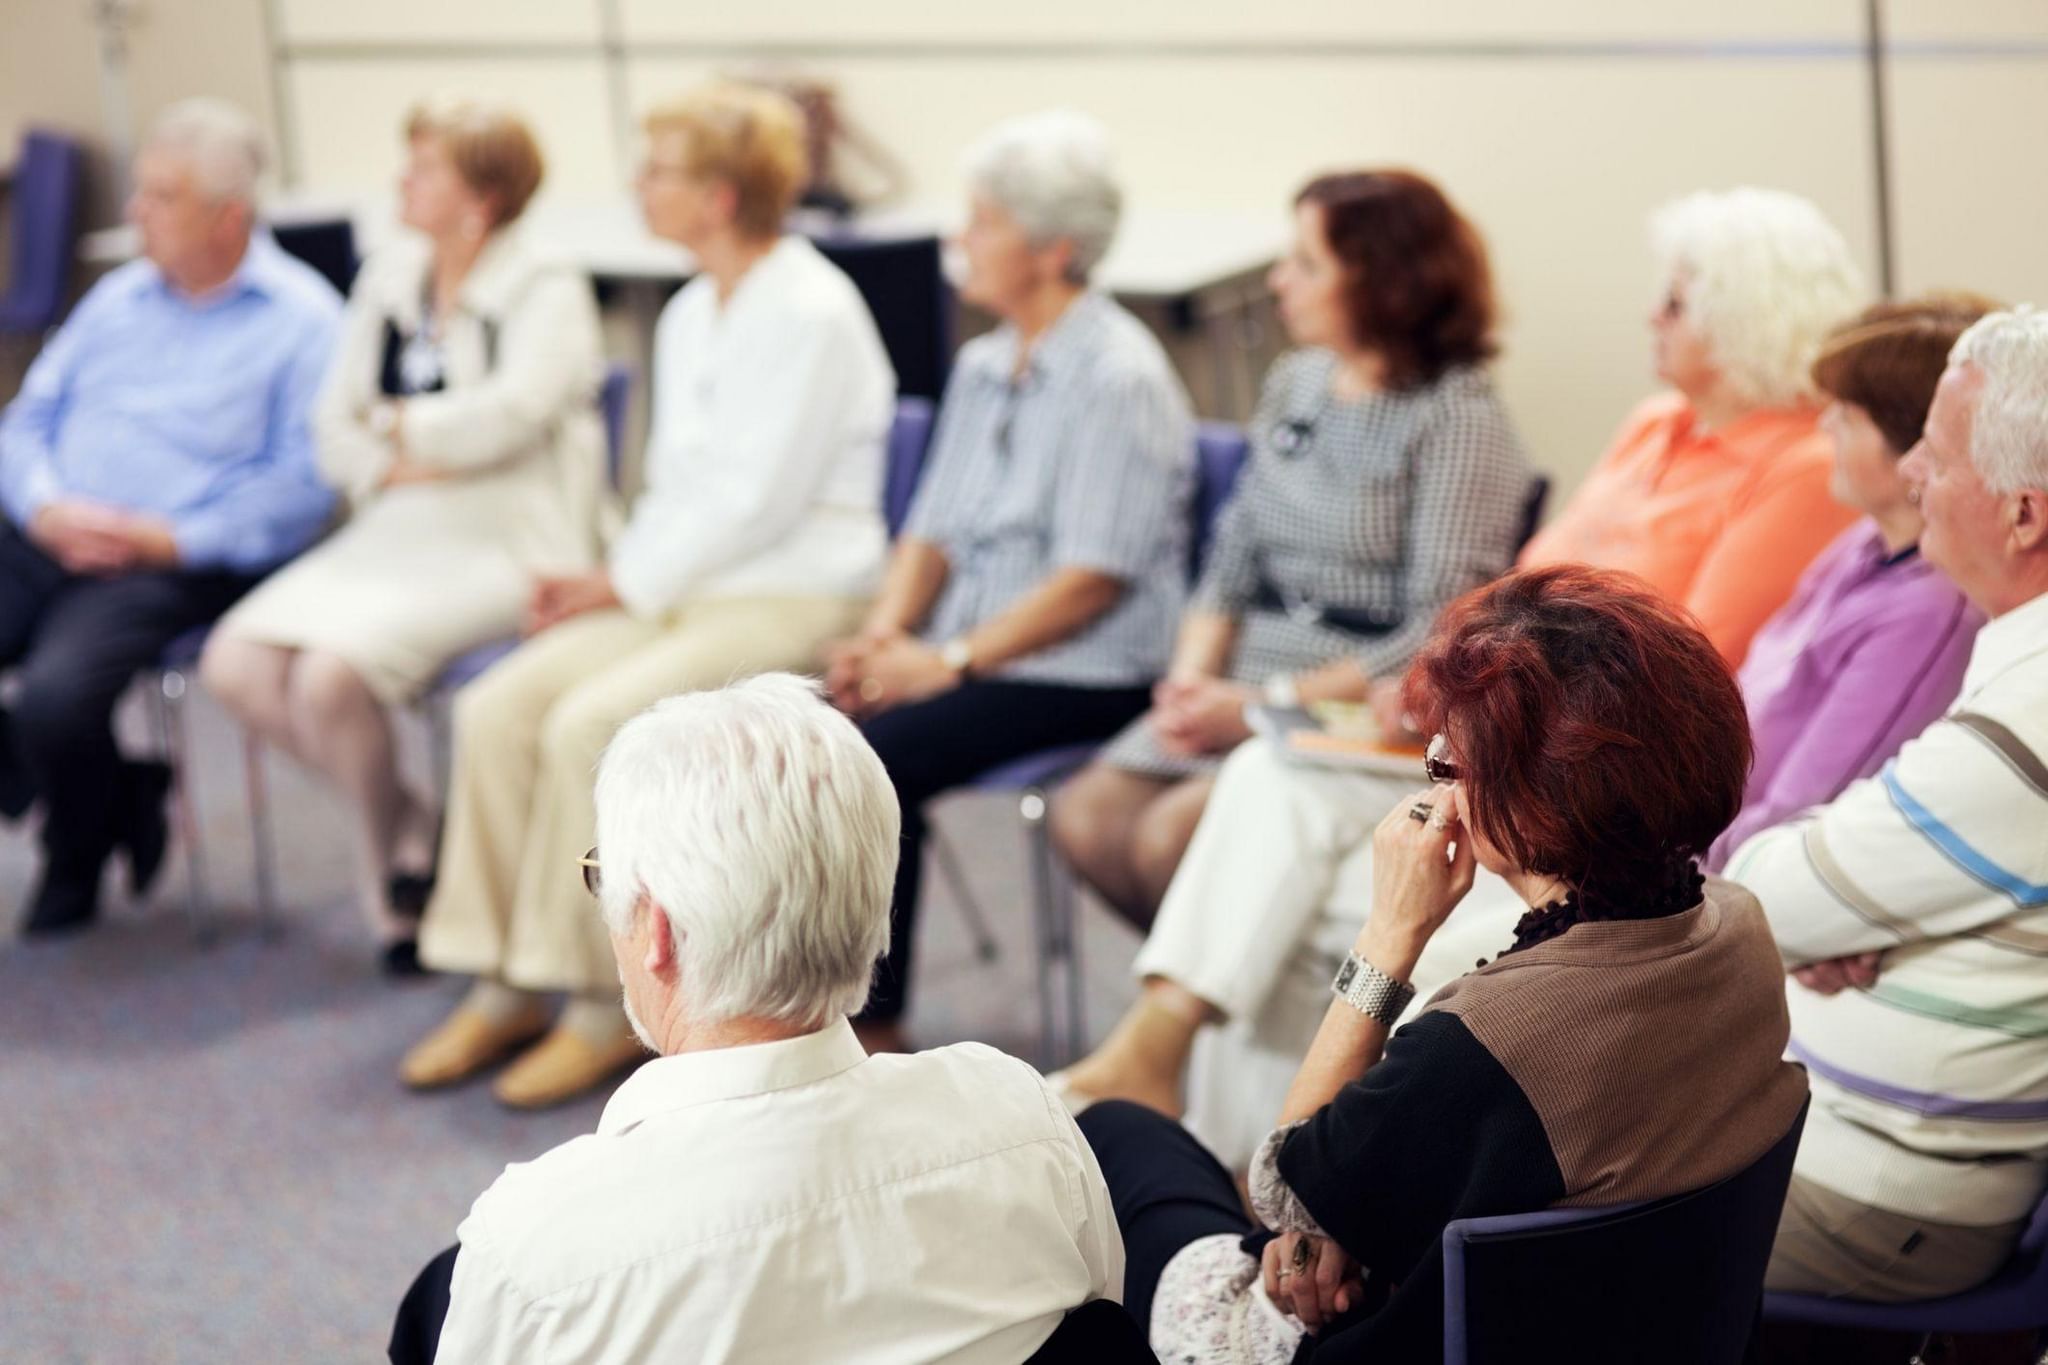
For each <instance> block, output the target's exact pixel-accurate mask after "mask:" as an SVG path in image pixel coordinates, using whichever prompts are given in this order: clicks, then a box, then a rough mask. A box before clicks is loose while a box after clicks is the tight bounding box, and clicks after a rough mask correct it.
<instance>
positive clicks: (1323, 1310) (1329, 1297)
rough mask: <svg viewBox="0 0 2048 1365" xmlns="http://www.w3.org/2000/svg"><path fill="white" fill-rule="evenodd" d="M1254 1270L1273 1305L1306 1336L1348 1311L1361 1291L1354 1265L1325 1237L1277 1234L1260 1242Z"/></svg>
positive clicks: (1354, 1262)
mask: <svg viewBox="0 0 2048 1365" xmlns="http://www.w3.org/2000/svg"><path fill="white" fill-rule="evenodd" d="M1302 1243H1307V1246H1308V1250H1307V1251H1306V1252H1302V1251H1300V1250H1299V1249H1298V1248H1299V1247H1300V1246H1301V1244H1302ZM1297 1266H1299V1269H1297V1268H1296V1267H1297ZM1260 1271H1261V1273H1262V1274H1263V1276H1264V1277H1265V1284H1266V1297H1267V1298H1268V1299H1270V1300H1272V1302H1273V1306H1274V1307H1276V1308H1278V1309H1279V1310H1280V1311H1281V1312H1283V1313H1292V1314H1293V1315H1294V1316H1295V1317H1296V1318H1298V1319H1300V1321H1301V1325H1302V1326H1304V1327H1306V1328H1308V1330H1309V1331H1311V1332H1314V1331H1318V1330H1320V1329H1321V1328H1322V1326H1323V1325H1324V1324H1325V1323H1327V1322H1329V1321H1330V1320H1331V1319H1333V1318H1337V1317H1341V1316H1342V1315H1343V1314H1345V1313H1348V1312H1350V1311H1351V1308H1352V1306H1353V1305H1354V1304H1356V1303H1357V1302H1358V1297H1359V1295H1360V1294H1361V1293H1363V1292H1364V1288H1365V1284H1364V1281H1363V1280H1362V1279H1361V1278H1360V1276H1359V1274H1358V1263H1357V1262H1356V1261H1354V1260H1352V1259H1351V1258H1350V1257H1349V1256H1347V1255H1345V1254H1344V1248H1342V1247H1340V1246H1338V1245H1337V1244H1336V1243H1335V1242H1333V1241H1330V1240H1329V1239H1328V1238H1325V1237H1310V1236H1308V1235H1306V1234H1304V1233H1299V1232H1287V1233H1282V1234H1281V1235H1280V1236H1278V1237H1275V1238H1274V1239H1273V1240H1272V1241H1270V1242H1268V1243H1266V1250H1265V1254H1264V1255H1263V1256H1262V1257H1261V1258H1260Z"/></svg>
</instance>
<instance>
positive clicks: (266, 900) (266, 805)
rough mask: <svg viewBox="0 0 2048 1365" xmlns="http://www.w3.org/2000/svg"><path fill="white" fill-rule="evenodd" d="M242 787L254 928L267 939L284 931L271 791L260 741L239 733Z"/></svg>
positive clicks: (249, 734) (253, 736) (247, 733)
mask: <svg viewBox="0 0 2048 1365" xmlns="http://www.w3.org/2000/svg"><path fill="white" fill-rule="evenodd" d="M242 788H243V790H244V791H245V792H246V793H247V794H248V801H249V849H250V861H251V863H252V864H253V865H254V867H255V872H256V925H257V930H258V932H259V933H260V934H261V935H262V936H263V937H264V938H266V939H275V938H276V937H278V935H279V934H280V933H281V932H282V931H283V924H282V922H281V921H280V920H279V919H278V914H277V845H276V844H275V843H274V842H273V841H272V838H271V830H270V790H269V779H268V774H267V773H265V772H264V769H263V741H261V740H259V739H257V738H256V735H255V733H254V732H253V731H247V730H245V731H243V732H242Z"/></svg>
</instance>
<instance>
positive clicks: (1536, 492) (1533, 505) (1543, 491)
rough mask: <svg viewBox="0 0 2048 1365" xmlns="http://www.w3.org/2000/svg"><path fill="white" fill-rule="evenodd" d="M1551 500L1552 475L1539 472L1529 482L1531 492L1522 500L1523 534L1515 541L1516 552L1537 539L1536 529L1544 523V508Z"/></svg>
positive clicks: (1519, 551)
mask: <svg viewBox="0 0 2048 1365" xmlns="http://www.w3.org/2000/svg"><path fill="white" fill-rule="evenodd" d="M1549 501H1550V476H1549V475H1548V474H1538V475H1537V476H1536V477H1535V478H1534V479H1533V480H1531V481H1530V484H1529V494H1528V496H1527V497H1525V498H1524V499H1523V500H1522V534H1521V538H1520V539H1518V540H1516V541H1515V553H1516V554H1520V553H1521V552H1522V547H1523V546H1524V545H1527V544H1528V543H1529V542H1530V541H1532V540H1534V539H1536V530H1537V528H1538V527H1540V526H1542V525H1543V508H1544V506H1545V504H1547V503H1548V502H1549Z"/></svg>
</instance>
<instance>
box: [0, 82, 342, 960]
mask: <svg viewBox="0 0 2048 1365" xmlns="http://www.w3.org/2000/svg"><path fill="white" fill-rule="evenodd" d="M262 156H263V153H262V142H261V139H260V137H259V136H258V134H257V133H256V130H255V128H254V126H253V125H252V124H251V123H250V122H249V120H248V119H247V117H246V116H244V115H243V114H241V113H240V112H239V111H237V110H235V109H234V108H232V107H231V106H227V105H224V104H221V103H219V102H217V101H212V100H190V101H186V102H184V103H181V104H178V105H174V106H173V107H171V108H170V109H169V110H167V111H165V113H164V115H163V116H162V118H161V119H160V120H159V121H158V122H157V124H156V125H155V127H154V128H153V129H152V131H151V134H150V136H149V138H148V141H147V143H146V145H145V146H144V148H143V150H142V152H141V154H140V155H139V157H138V158H137V160H136V166H135V192H134V196H133V198H132V199H131V200H130V201H129V205H128V213H129V217H130V218H131V219H132V220H133V221H134V223H135V225H136V227H137V228H138V229H139V230H140V232H141V236H142V255H143V259H140V260H136V261H134V262H131V263H130V264H128V265H125V266H123V267H121V268H120V269H118V270H116V271H114V272H113V273H112V274H110V275H108V276H107V277H106V278H105V279H104V280H102V281H101V282H100V283H99V284H98V285H97V286H95V287H94V288H93V289H92V291H91V292H90V293H88V294H87V295H86V296H85V298H84V299H83V300H82V301H80V303H79V305H78V307H77V309H76V310H75V311H74V312H73V313H72V315H71V318H70V320H69V321H67V322H66V323H65V325H64V327H63V328H62V330H60V331H59V332H58V333H57V334H56V336H55V337H53V338H52V339H51V341H50V342H49V344H48V345H47V346H46V347H45V348H44V350H43V353H42V354H41V356H39V357H38V358H37V360H36V363H35V365H34V366H33V367H32V368H31V369H30V370H29V373H28V377H27V379H26V381H25V382H24V383H23V385H22V389H21V393H20V395H19V396H18V397H17V398H16V399H15V401H14V403H13V404H12V405H11V406H10V407H9V408H8V409H7V412H6V415H5V417H4V418H0V507H4V509H5V511H6V518H5V521H4V523H0V668H14V669H15V670H16V674H17V681H18V686H17V688H16V691H15V698H14V702H13V706H12V714H11V715H9V714H5V713H0V813H4V814H5V815H7V816H8V817H10V818H13V817H19V816H21V815H22V814H24V813H25V812H26V811H27V809H28V807H29V806H30V805H31V804H32V803H33V802H34V801H36V800H38V799H40V800H41V802H42V803H43V808H44V821H43V830H42V840H43V852H44V868H43V874H42V879H41V882H40V884H39V885H38V887H37V888H36V892H35V894H34V896H33V898H32V900H31V903H30V907H29V915H28V920H27V924H26V931H27V932H30V933H55V932H61V931H64V930H68V929H75V928H81V927H83V926H85V925H87V924H89V923H90V922H91V921H92V920H93V918H94V916H95V915H96V914H97V911H98V903H99V884H100V874H101V870H102V868H103V867H104V865H105V864H106V862H107V860H108V859H109V857H111V856H112V855H113V854H114V853H115V852H116V851H117V850H118V851H120V852H121V853H123V854H124V855H125V857H126V859H127V861H128V864H129V873H130V882H131V885H132V886H133V887H134V889H135V890H136V892H137V893H138V894H139V893H140V892H141V891H143V890H145V889H146V888H147V886H148V883H149V881H150V880H151V878H152V877H153V876H154V874H155V872H156V870H157V868H158V867H159V866H160V864H161V863H162V860H163V853H164V843H165V828H164V815H163V798H164V795H165V792H166V790H167V788H168V786H169V783H170V772H169V770H168V769H166V768H165V767H163V766H162V765H161V764H153V763H139V762H135V761H131V760H126V759H124V758H123V757H122V756H121V754H120V752H119V750H118V749H117V748H116V746H115V743H114V737H113V731H112V725H111V717H112V712H113V708H114V703H115V701H116V700H117V699H118V697H119V696H120V694H121V691H122V689H123V688H124V687H125V686H126V685H127V683H128V680H129V679H130V678H131V677H133V675H134V674H135V672H136V670H138V669H140V668H143V667H145V666H147V665H148V664H149V663H150V662H152V661H153V660H154V659H156V658H157V657H158V655H159V654H160V653H161V652H162V650H163V648H164V646H165V645H166V644H168V643H169V642H170V641H171V640H172V639H174V638H175V637H176V636H178V635H179V634H181V633H183V632H184V631H186V630H189V629H191V628H192V627H194V626H197V625H201V624H204V623H205V622H208V621H211V620H212V619H213V618H214V617H215V616H217V615H219V614H220V612H221V611H223V610H224V609H225V608H226V607H227V606H228V605H229V604H230V603H232V602H233V601H234V600H235V598H236V597H238V596H239V595H240V594H241V593H242V592H243V591H244V590H245V589H247V588H248V586H249V585H250V584H251V583H253V582H254V581H255V580H256V579H257V577H259V576H260V575H261V574H262V573H263V572H264V571H265V570H267V569H269V568H271V567H273V566H274V565H276V564H278V563H279V562H281V561H283V560H285V559H288V558H290V557H291V556H292V555H293V554H295V553H297V552H298V551H299V550H300V549H302V548H304V547H305V546H306V545H307V544H308V543H309V542H311V541H312V540H313V539H314V538H315V537H316V536H317V535H318V534H319V533H320V531H321V528H322V527H323V526H324V525H325V524H326V522H327V519H328V516H329V514H330V512H331V511H332V507H333V498H332V495H331V494H330V493H329V491H328V490H327V489H326V488H325V487H324V486H323V485H322V484H321V483H320V480H319V477H318V475H317V473H316V471H315V467H314V462H313V450H312V438H311V434H310V431H309V429H308V425H307V417H308V413H309V410H310V408H311V406H312V400H313V395H314V391H315V390H316V389H317V388H318V386H319V384H320V381H321V377H322V372H323V371H324V370H325V368H326V364H327V357H328V351H329V348H330V346H331V344H332V340H333V337H334V333H335V328H336V325H337V322H338V320H339V318H340V313H341V300H340V299H339V298H338V297H337V296H336V294H335V292H334V290H333V289H332V288H331V287H330V286H329V285H328V284H327V283H326V281H325V280H323V279H322V278H321V277H320V276H319V275H318V274H316V273H315V272H314V271H313V270H311V269H310V268H308V267H307V266H305V265H303V264H302V263H300V262H298V261H296V260H293V259H292V258H291V257H289V256H287V255H286V254H285V253H284V252H283V251H281V250H280V249H279V248H278V246H277V243H276V242H275V241H274V240H273V239H272V238H271V237H270V235H269V234H268V233H267V232H265V231H263V230H262V229H261V228H260V227H258V226H257V224H256V221H255V213H254V206H253V202H252V198H253V192H254V187H255V181H256V177H257V175H258V174H259V172H260V171H261V169H262Z"/></svg>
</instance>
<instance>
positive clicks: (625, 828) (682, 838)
mask: <svg viewBox="0 0 2048 1365" xmlns="http://www.w3.org/2000/svg"><path fill="white" fill-rule="evenodd" d="M901 836H902V819H901V816H900V815H899V813H898V811H897V806H896V793H895V790H894V788H893V787H892V786H891V785H890V782H889V774H888V773H887V771H886V770H884V768H883V767H882V760H881V759H880V758H879V757H877V756H876V754H875V751H874V750H873V749H871V748H869V747H868V744H867V741H866V740H865V739H863V738H862V737H861V733H860V731H859V730H857V729H855V728H854V725H853V723H852V722H851V721H849V720H847V719H846V718H845V717H844V716H842V715H840V714H839V713H838V712H837V711H834V710H833V709H832V708H831V707H830V706H828V705H826V704H825V701H824V699H823V697H822V695H821V693H820V689H819V687H818V685H817V684H816V683H814V682H811V681H808V680H806V679H803V678H798V677H795V676H793V675H791V674H787V673H771V674H766V675H764V676H761V677H758V678H753V679H750V680H748V681H746V682H739V683H734V684H732V685H731V686H729V687H725V688H722V689H720V690H718V691H712V692H695V693H686V694H684V695H682V696H677V697H670V698H668V699H667V700H666V701H661V702H657V703H655V705H653V706H652V707H650V708H648V709H647V710H645V711H643V712H641V713H640V714H639V715H638V716H635V717H634V718H633V719H632V720H630V721H628V722H626V724H625V725H624V726H622V727H621V728H620V730H619V732H618V734H617V735H616V736H614V737H613V739H612V742H611V744H610V745H608V746H607V747H606V749H605V751H604V757H603V759H602V760H601V761H600V762H599V764H598V769H597V846H598V859H599V861H600V863H601V864H602V869H601V876H602V883H601V892H602V894H601V897H600V905H601V907H602V910H603V913H604V916H605V920H606V922H607V923H608V924H610V925H611V926H612V927H613V928H614V929H615V930H618V931H620V932H624V931H625V929H626V927H627V926H628V925H630V924H631V922H632V917H633V914H634V907H635V906H636V905H637V904H638V903H639V902H640V900H641V898H642V897H643V896H644V897H645V898H646V899H648V900H649V901H651V902H652V903H653V904H654V905H656V906H659V907H660V908H661V910H662V911H664V912H666V913H667V915H668V919H669V924H670V925H671V926H672V927H673V929H674V931H675V938H676V950H677V957H678V961H679V966H680V971H681V980H682V992H683V1003H682V1007H683V1009H684V1011H685V1012H686V1013H687V1014H688V1015H689V1016H690V1017H691V1018H692V1019H693V1020H695V1021H697V1022H699V1023H716V1022H719V1021H721V1020H725V1019H732V1018H738V1017H743V1016H744V1017H755V1018H768V1019H777V1020H781V1021H783V1022H786V1023H790V1024H795V1025H800V1026H808V1027H817V1026H820V1025H822V1024H825V1023H827V1022H829V1021H830V1020H832V1019H833V1018H836V1017H838V1016H840V1015H845V1014H852V1013H854V1012H855V1011H857V1010H858V1009H859V1008H860V1007H861V1005H862V1003H863V1002H864V1001H865V1000H866V999H867V993H868V981H869V976H870V974H871V973H872V971H873V969H874V964H875V960H876V959H877V958H879V957H880V956H881V955H882V953H883V952H884V951H885V950H886V949H887V948H888V946H889V897H890V890H891V887H892V884H893V883H894V881H895V877H896V858H897V846H898V842H899V840H900V839H901Z"/></svg>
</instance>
